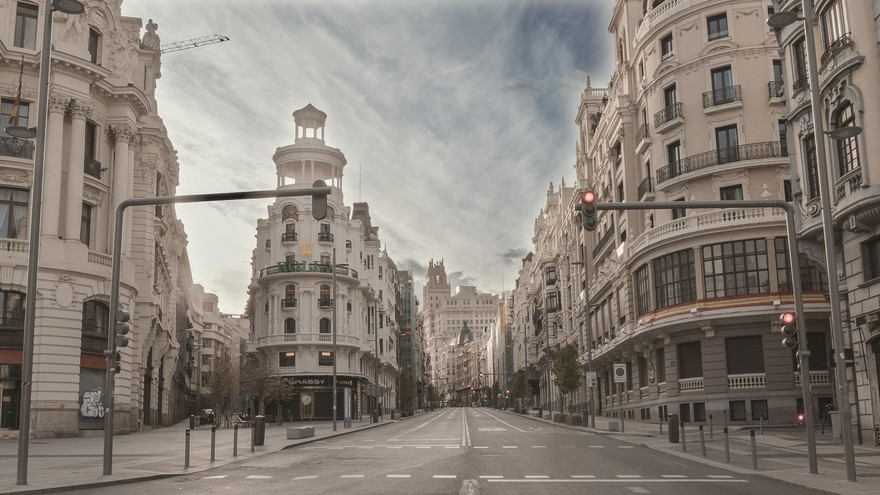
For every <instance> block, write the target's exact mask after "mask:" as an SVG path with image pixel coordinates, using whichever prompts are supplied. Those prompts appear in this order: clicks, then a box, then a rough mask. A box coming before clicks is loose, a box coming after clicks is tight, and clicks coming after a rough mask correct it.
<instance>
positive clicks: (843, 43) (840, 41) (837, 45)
mask: <svg viewBox="0 0 880 495" xmlns="http://www.w3.org/2000/svg"><path fill="white" fill-rule="evenodd" d="M852 44H853V41H852V37H850V35H849V33H846V34H844V35H843V36H841V37H840V38H837V39H836V40H834V42H833V43H831V45H830V46H828V49H827V50H825V53H823V54H822V60H821V63H822V67H823V68H824V67H825V66H826V65H828V62H830V61H831V60H833V59H834V55H836V54H837V53H838V52H840V51H841V50H843V49H844V48H846V47H848V46H852Z"/></svg>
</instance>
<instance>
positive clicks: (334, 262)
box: [330, 246, 339, 431]
mask: <svg viewBox="0 0 880 495" xmlns="http://www.w3.org/2000/svg"><path fill="white" fill-rule="evenodd" d="M330 271H331V272H333V431H336V313H337V307H336V303H337V301H338V298H337V296H338V295H339V291H338V288H337V287H336V247H335V246H334V247H333V268H331V269H330Z"/></svg>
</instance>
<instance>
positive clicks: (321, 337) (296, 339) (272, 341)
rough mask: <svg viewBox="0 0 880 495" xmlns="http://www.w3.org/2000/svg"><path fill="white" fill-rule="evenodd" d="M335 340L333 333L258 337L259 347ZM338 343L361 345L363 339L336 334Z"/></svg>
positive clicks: (327, 342) (326, 342)
mask: <svg viewBox="0 0 880 495" xmlns="http://www.w3.org/2000/svg"><path fill="white" fill-rule="evenodd" d="M332 342H333V334H332V333H317V332H316V333H284V334H278V335H267V336H264V337H260V338H259V339H257V347H265V346H271V345H285V344H328V345H329V344H331V343H332ZM336 343H337V344H338V345H355V346H357V345H360V344H361V343H362V341H361V340H360V339H358V338H356V337H354V336H352V335H344V334H340V333H337V334H336Z"/></svg>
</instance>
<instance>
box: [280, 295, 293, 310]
mask: <svg viewBox="0 0 880 495" xmlns="http://www.w3.org/2000/svg"><path fill="white" fill-rule="evenodd" d="M281 307H282V308H295V307H296V298H295V297H285V298H284V299H282V300H281Z"/></svg>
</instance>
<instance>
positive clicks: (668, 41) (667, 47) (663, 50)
mask: <svg viewBox="0 0 880 495" xmlns="http://www.w3.org/2000/svg"><path fill="white" fill-rule="evenodd" d="M673 49H674V48H673V45H672V33H669V34H667V35H666V36H664V37H663V38H661V39H660V54H661V55H662V57H663V58H664V59H665V58H666V57H669V56H670V55H672V52H673Z"/></svg>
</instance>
